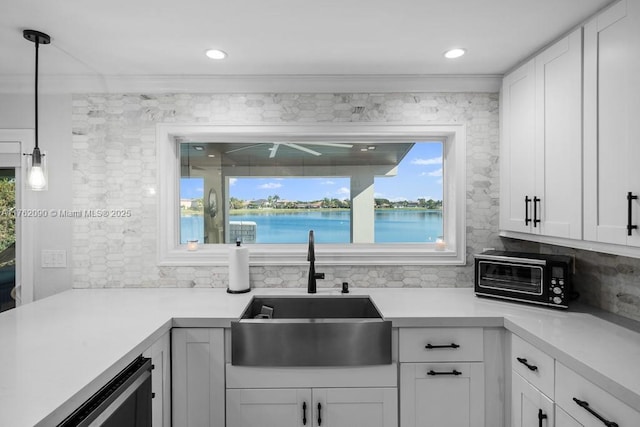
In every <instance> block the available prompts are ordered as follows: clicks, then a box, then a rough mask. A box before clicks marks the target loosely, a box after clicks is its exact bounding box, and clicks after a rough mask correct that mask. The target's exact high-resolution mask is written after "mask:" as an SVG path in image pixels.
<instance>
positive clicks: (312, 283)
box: [307, 230, 324, 294]
mask: <svg viewBox="0 0 640 427" xmlns="http://www.w3.org/2000/svg"><path fill="white" fill-rule="evenodd" d="M307 261H309V280H308V281H307V292H308V293H310V294H315V293H316V279H324V273H316V265H315V262H316V250H315V245H314V242H313V230H309V250H308V252H307Z"/></svg>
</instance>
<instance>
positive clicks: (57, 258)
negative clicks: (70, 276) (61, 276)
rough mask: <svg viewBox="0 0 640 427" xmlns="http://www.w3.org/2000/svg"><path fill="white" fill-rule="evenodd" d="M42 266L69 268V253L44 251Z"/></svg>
mask: <svg viewBox="0 0 640 427" xmlns="http://www.w3.org/2000/svg"><path fill="white" fill-rule="evenodd" d="M40 266H41V267H42V268H67V251H65V250H56V249H43V250H42V253H41V261H40Z"/></svg>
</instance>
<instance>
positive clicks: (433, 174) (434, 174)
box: [426, 168, 442, 181]
mask: <svg viewBox="0 0 640 427" xmlns="http://www.w3.org/2000/svg"><path fill="white" fill-rule="evenodd" d="M426 175H427V176H442V168H440V169H436V170H434V171H431V172H427V173H426ZM440 181H442V180H440Z"/></svg>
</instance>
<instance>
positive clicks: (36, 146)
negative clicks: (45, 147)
mask: <svg viewBox="0 0 640 427" xmlns="http://www.w3.org/2000/svg"><path fill="white" fill-rule="evenodd" d="M35 44H36V78H35V96H36V100H35V101H36V102H35V106H36V111H35V113H36V126H35V136H36V141H35V142H36V145H35V148H38V50H39V49H38V47H39V46H40V43H39V42H38V39H37V38H36V41H35Z"/></svg>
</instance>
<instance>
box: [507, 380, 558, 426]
mask: <svg viewBox="0 0 640 427" xmlns="http://www.w3.org/2000/svg"><path fill="white" fill-rule="evenodd" d="M553 419H554V412H553V402H552V401H551V399H549V398H548V397H547V396H545V395H544V394H543V393H542V392H541V391H540V390H538V389H537V388H535V387H534V386H532V385H531V384H530V383H529V382H528V381H527V380H525V379H524V378H522V377H521V376H520V375H518V374H517V373H516V372H515V371H514V372H513V376H512V379H511V427H553V426H554V425H555V424H554V421H553Z"/></svg>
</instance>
